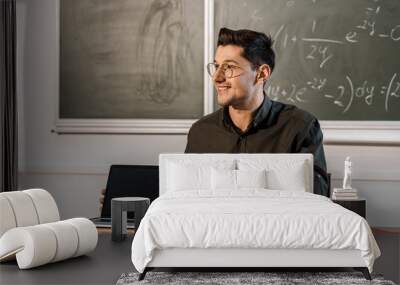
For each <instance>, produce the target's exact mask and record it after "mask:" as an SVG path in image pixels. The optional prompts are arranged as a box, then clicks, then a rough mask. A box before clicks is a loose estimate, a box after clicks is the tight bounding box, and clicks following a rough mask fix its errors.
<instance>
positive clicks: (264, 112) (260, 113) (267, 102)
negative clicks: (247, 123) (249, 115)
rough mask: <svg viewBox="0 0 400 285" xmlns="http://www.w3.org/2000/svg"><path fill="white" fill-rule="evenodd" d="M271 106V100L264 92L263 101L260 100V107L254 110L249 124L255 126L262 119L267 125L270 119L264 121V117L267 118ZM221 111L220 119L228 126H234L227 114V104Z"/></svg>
mask: <svg viewBox="0 0 400 285" xmlns="http://www.w3.org/2000/svg"><path fill="white" fill-rule="evenodd" d="M271 108H272V101H271V99H269V98H268V96H267V95H266V94H265V93H264V101H263V102H262V104H261V105H260V107H258V109H257V110H256V111H255V113H254V117H253V121H252V122H251V125H252V127H253V128H257V127H258V126H259V125H260V124H261V123H262V122H264V121H265V123H267V125H269V121H270V120H268V121H266V119H267V118H268V116H269V115H270V113H271ZM221 111H222V112H221V115H222V116H221V119H222V121H223V123H225V124H226V125H227V126H229V127H235V125H234V124H233V122H232V119H231V117H230V115H229V108H228V106H226V107H224V108H222V110H221Z"/></svg>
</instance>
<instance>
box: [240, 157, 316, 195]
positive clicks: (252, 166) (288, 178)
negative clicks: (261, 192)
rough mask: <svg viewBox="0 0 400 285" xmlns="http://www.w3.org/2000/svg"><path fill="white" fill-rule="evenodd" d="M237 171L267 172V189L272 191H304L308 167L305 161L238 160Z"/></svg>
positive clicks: (306, 183)
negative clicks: (264, 170) (263, 170)
mask: <svg viewBox="0 0 400 285" xmlns="http://www.w3.org/2000/svg"><path fill="white" fill-rule="evenodd" d="M237 163H238V169H239V170H262V169H266V171H267V179H266V180H267V188H268V189H272V190H289V191H306V190H307V189H309V187H307V185H308V183H309V182H308V178H307V177H308V173H309V170H308V167H307V164H306V162H305V161H298V160H290V159H277V160H262V159H239V160H238V162H237Z"/></svg>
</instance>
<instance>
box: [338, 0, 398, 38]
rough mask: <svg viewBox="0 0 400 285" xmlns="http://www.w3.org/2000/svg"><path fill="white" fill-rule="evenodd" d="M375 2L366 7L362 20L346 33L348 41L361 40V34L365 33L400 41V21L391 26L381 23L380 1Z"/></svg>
mask: <svg viewBox="0 0 400 285" xmlns="http://www.w3.org/2000/svg"><path fill="white" fill-rule="evenodd" d="M373 2H374V3H373V4H374V5H369V6H367V7H365V8H364V13H363V15H364V16H363V18H362V19H361V22H360V23H359V24H356V25H355V26H354V28H353V29H352V30H351V31H349V32H348V33H347V34H346V36H345V39H346V41H347V42H349V43H357V42H359V36H360V35H361V34H363V33H364V34H365V33H366V34H367V35H369V36H370V37H379V38H387V39H389V40H392V41H394V42H397V41H400V21H399V23H397V24H393V25H391V26H389V27H383V25H381V18H382V17H383V16H381V17H380V14H382V7H381V5H380V3H379V2H380V1H373Z"/></svg>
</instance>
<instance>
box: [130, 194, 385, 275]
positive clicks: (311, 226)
mask: <svg viewBox="0 0 400 285" xmlns="http://www.w3.org/2000/svg"><path fill="white" fill-rule="evenodd" d="M173 248H179V249H185V248H187V249H229V248H230V249H240V248H245V249H332V250H359V251H360V252H361V257H362V259H363V260H364V261H365V266H366V267H368V269H369V270H370V272H372V268H373V264H374V261H375V259H376V258H377V257H379V255H380V250H379V248H378V246H377V244H376V241H375V239H374V237H373V235H372V232H371V229H370V227H369V225H368V223H367V221H366V220H365V219H364V218H362V217H361V216H359V215H357V214H355V213H353V212H351V211H349V210H347V209H345V208H343V207H341V206H340V205H337V204H335V203H333V202H332V201H331V200H329V199H328V198H326V197H323V196H320V195H315V194H312V193H308V192H299V191H278V190H266V189H247V190H241V191H236V192H234V193H230V194H229V195H227V194H226V193H225V192H224V194H223V195H221V196H215V195H213V196H207V195H205V196H199V195H198V192H197V191H183V192H179V193H177V192H170V193H166V194H164V195H162V196H161V197H159V198H158V199H156V200H155V201H154V202H153V203H152V204H151V206H150V208H149V210H148V211H147V213H146V215H145V217H144V218H143V220H142V221H141V223H140V226H139V228H138V230H137V232H136V235H135V237H134V240H133V242H132V262H133V264H134V266H135V268H136V269H137V270H138V271H139V272H143V270H144V268H145V267H146V266H147V264H149V262H150V261H151V260H152V259H153V257H154V252H155V251H156V250H162V249H173Z"/></svg>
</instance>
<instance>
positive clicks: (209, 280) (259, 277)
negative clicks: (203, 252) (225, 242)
mask: <svg viewBox="0 0 400 285" xmlns="http://www.w3.org/2000/svg"><path fill="white" fill-rule="evenodd" d="M138 276H139V273H125V274H122V275H121V277H120V278H119V279H118V281H117V285H134V284H135V285H136V284H138V285H139V284H140V285H145V284H157V285H163V284H170V285H178V284H179V285H186V284H213V285H219V284H221V285H233V284H237V285H239V284H240V285H247V284H252V285H253V284H267V285H270V284H271V285H278V284H279V285H292V284H293V285H294V284H296V285H297V284H328V285H336V284H337V285H347V284H349V285H350V284H356V285H358V284H368V285H370V284H374V285H375V284H379V285H395V283H394V282H392V281H389V280H384V278H383V277H382V275H374V274H372V281H368V280H366V279H365V278H364V276H363V275H362V273H360V272H154V271H150V272H148V273H147V274H146V277H145V279H144V280H142V281H138Z"/></svg>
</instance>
